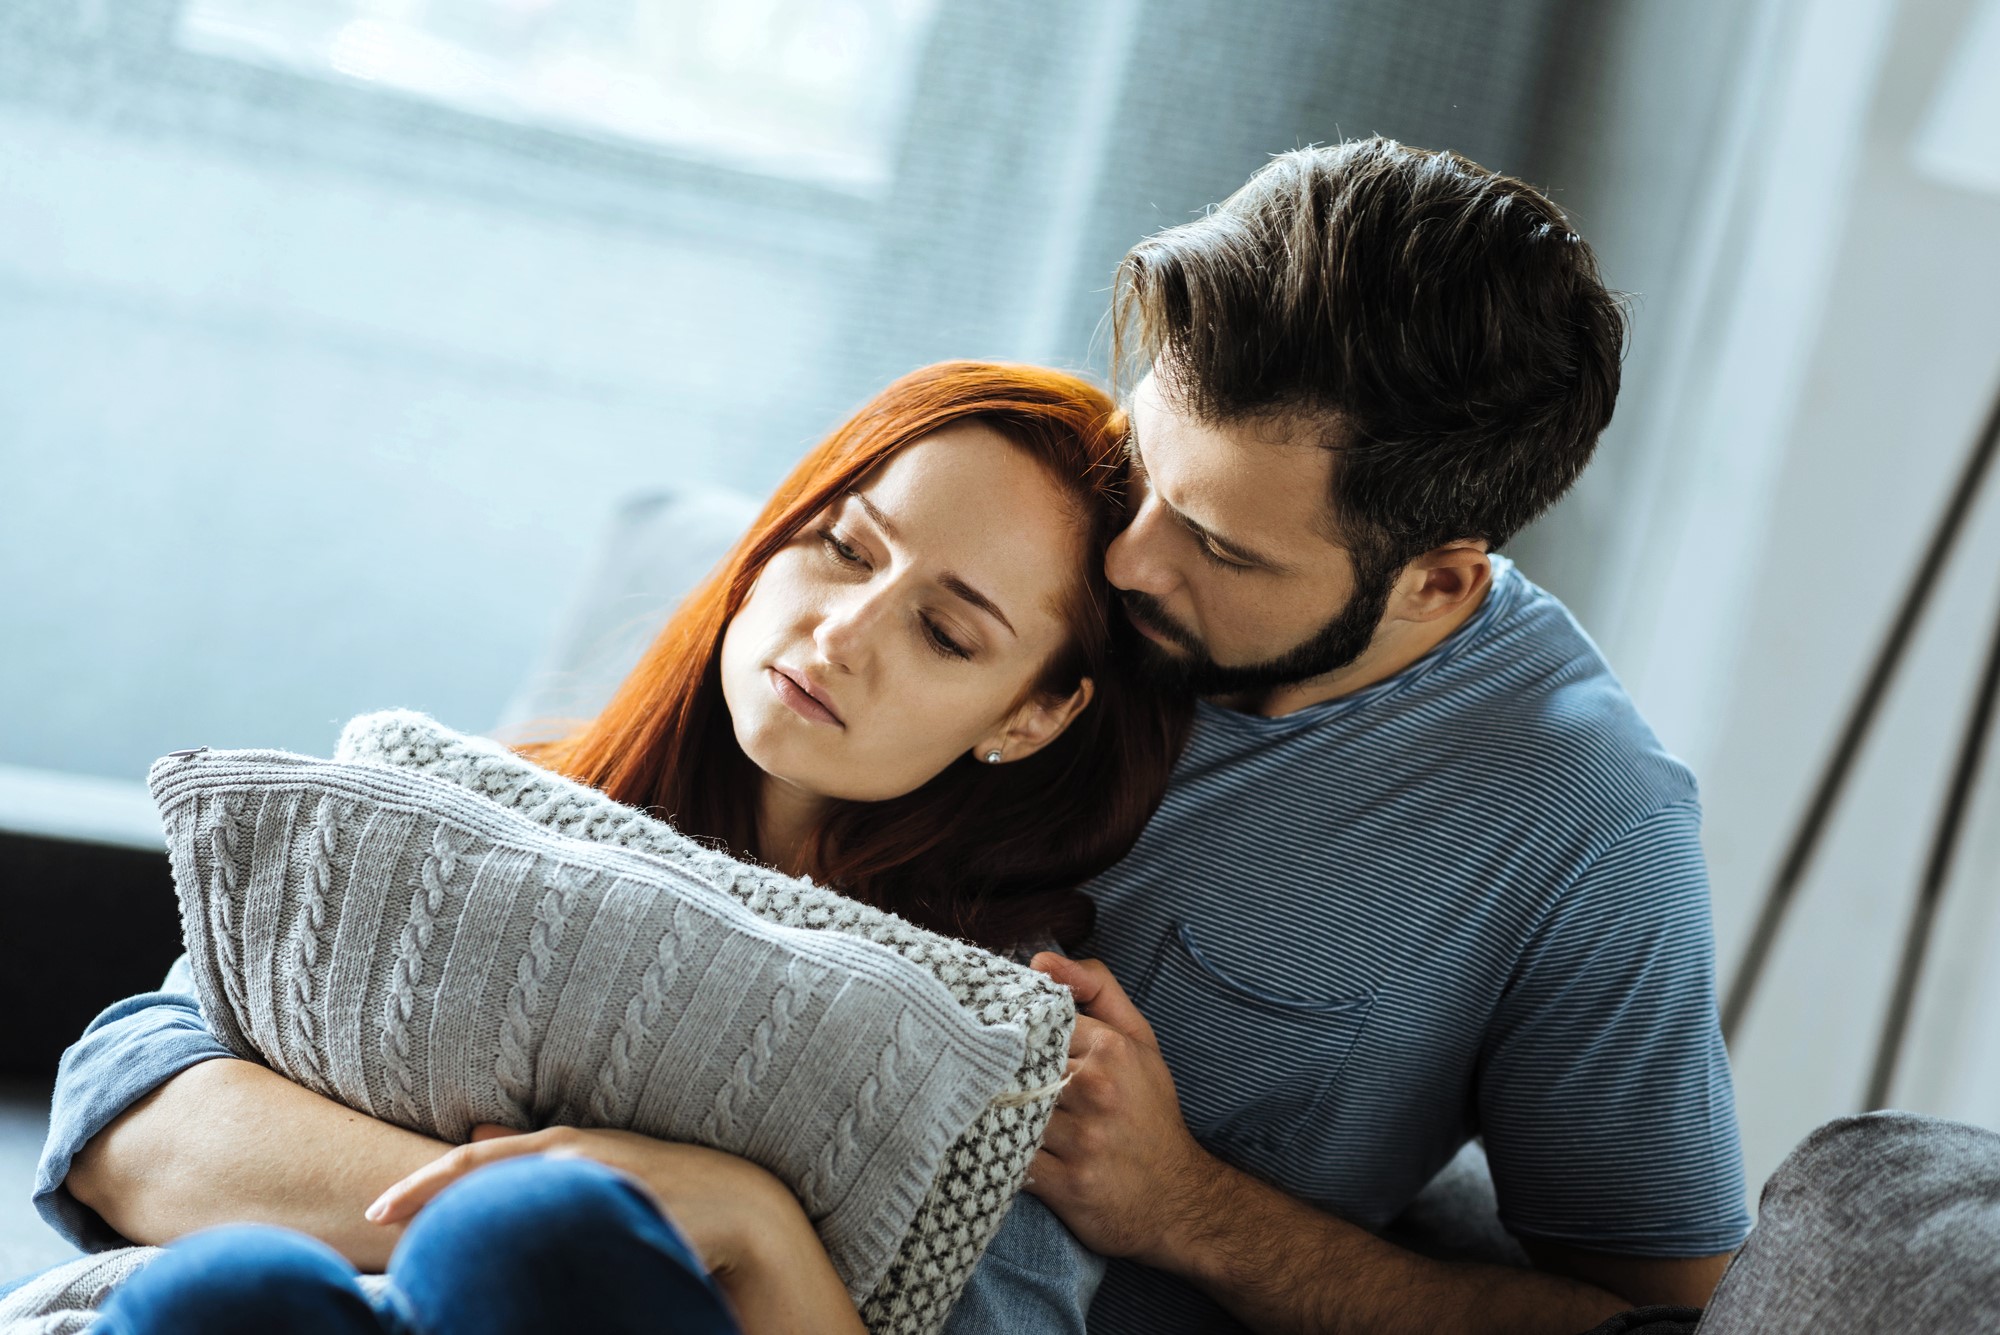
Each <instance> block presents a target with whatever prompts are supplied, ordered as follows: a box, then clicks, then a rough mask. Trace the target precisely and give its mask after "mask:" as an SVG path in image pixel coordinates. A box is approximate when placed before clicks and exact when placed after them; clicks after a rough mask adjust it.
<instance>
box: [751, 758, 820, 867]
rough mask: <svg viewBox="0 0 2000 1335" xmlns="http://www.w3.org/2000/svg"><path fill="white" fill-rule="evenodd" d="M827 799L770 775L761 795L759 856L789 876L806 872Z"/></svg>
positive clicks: (758, 823)
mask: <svg viewBox="0 0 2000 1335" xmlns="http://www.w3.org/2000/svg"><path fill="white" fill-rule="evenodd" d="M825 813H826V799H825V798H823V797H821V796H819V795H818V794H817V793H809V792H807V791H805V790H804V789H803V788H800V787H798V786H797V785H796V784H791V783H787V782H785V781H784V780H783V779H778V778H773V777H772V776H770V775H768V774H766V775H765V776H764V780H763V784H762V786H761V787H760V788H759V790H758V795H757V856H758V858H760V859H761V860H762V861H763V862H764V863H765V864H766V865H767V866H772V867H776V868H777V869H778V870H779V871H781V872H784V873H785V874H786V875H788V876H798V875H802V874H803V873H804V871H805V855H806V850H807V845H808V843H809V842H810V840H811V838H812V832H813V831H814V830H815V829H816V828H818V826H819V822H820V818H821V817H822V816H823V815H824V814H825Z"/></svg>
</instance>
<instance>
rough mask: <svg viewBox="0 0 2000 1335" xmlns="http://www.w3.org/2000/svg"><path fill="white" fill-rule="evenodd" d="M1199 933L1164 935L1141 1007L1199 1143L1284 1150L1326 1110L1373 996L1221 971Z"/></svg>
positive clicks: (1184, 927)
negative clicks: (1310, 992) (1320, 993)
mask: <svg viewBox="0 0 2000 1335" xmlns="http://www.w3.org/2000/svg"><path fill="white" fill-rule="evenodd" d="M1200 930H1201V929H1199V928H1196V927H1195V926H1193V925H1192V924H1190V923H1187V922H1177V923H1175V924H1173V925H1172V926H1171V927H1170V928H1169V929H1168V930H1167V933H1166V935H1165V936H1164V937H1163V938H1162V939H1161V941H1160V944H1159V947H1158V949H1157V950H1155V951H1154V954H1153V962H1152V965H1151V967H1150V968H1149V969H1148V971H1147V974H1146V980H1145V982H1144V984H1143V985H1142V988H1141V991H1142V993H1143V997H1142V999H1141V1000H1140V1001H1139V1003H1138V1004H1139V1007H1140V1010H1141V1011H1142V1012H1144V1014H1145V1016H1146V1018H1147V1020H1148V1021H1149V1022H1151V1024H1152V1026H1153V1030H1154V1033H1155V1034H1156V1035H1157V1036H1158V1038H1159V1040H1160V1051H1161V1052H1162V1053H1163V1054H1165V1056H1166V1059H1167V1065H1168V1066H1169V1067H1170V1068H1171V1069H1172V1071H1173V1075H1174V1085H1175V1087H1176V1088H1177V1089H1178V1090H1179V1091H1180V1099H1181V1111H1182V1113H1183V1114H1184V1115H1185V1116H1186V1118H1187V1122H1188V1129H1189V1130H1191V1131H1193V1132H1194V1134H1195V1136H1196V1137H1197V1138H1198V1139H1201V1140H1204V1141H1209V1140H1214V1141H1224V1142H1230V1143H1233V1144H1237V1145H1241V1146H1243V1147H1245V1148H1248V1149H1253V1150H1263V1151H1267V1152H1268V1151H1272V1150H1280V1149H1283V1148H1284V1147H1285V1146H1287V1145H1289V1144H1290V1143H1291V1142H1292V1141H1293V1140H1294V1139H1295V1138H1296V1137H1297V1136H1298V1135H1299V1133H1300V1132H1302V1131H1304V1130H1305V1129H1306V1128H1307V1127H1309V1126H1310V1125H1311V1123H1312V1121H1313V1118H1314V1117H1315V1115H1317V1114H1318V1113H1319V1112H1320V1111H1321V1109H1322V1107H1323V1106H1324V1104H1325V1103H1326V1101H1327V1097H1328V1095H1329V1094H1330V1093H1331V1092H1332V1090H1333V1089H1334V1086H1335V1084H1336V1082H1337V1081H1338V1080H1339V1079H1340V1072H1341V1068H1342V1067H1344V1066H1345V1065H1346V1064H1347V1059H1348V1055H1349V1054H1350V1053H1351V1052H1352V1051H1353V1050H1354V1043H1355V1040H1356V1039H1358V1038H1359V1037H1360V1036H1361V1030H1362V1028H1363V1027H1364V1026H1365V1025H1366V1024H1367V1022H1368V1016H1369V1013H1370V1012H1371V1011H1372V1010H1373V1009H1374V1008H1375V993H1374V992H1373V991H1359V992H1349V993H1346V994H1344V995H1340V996H1327V997H1315V998H1299V997H1290V996H1285V995H1282V994H1281V993H1278V992H1275V991H1273V990H1271V989H1268V988H1265V987H1262V986H1260V985H1258V984H1257V983H1256V982H1254V981H1251V980H1248V979H1244V978H1241V977H1237V976H1232V974H1231V973H1228V972H1224V971H1223V970H1222V969H1220V968H1218V967H1217V966H1216V964H1215V963H1214V962H1213V961H1212V959H1210V958H1209V957H1208V956H1207V955H1205V954H1204V953H1203V951H1202V946H1201V942H1200V940H1199V938H1198V937H1197V932H1198V931H1200Z"/></svg>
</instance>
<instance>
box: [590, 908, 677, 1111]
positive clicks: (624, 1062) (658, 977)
mask: <svg viewBox="0 0 2000 1335" xmlns="http://www.w3.org/2000/svg"><path fill="white" fill-rule="evenodd" d="M687 932H688V922H687V911H686V908H685V906H683V905H681V904H675V905H674V912H673V927H672V929H671V930H669V931H667V932H664V933H662V934H661V936H660V944H659V945H658V946H657V947H655V948H654V951H653V959H652V962H651V963H650V964H648V965H647V966H646V972H645V973H644V974H642V975H640V978H639V990H638V992H637V993H636V994H634V995H633V997H632V999H631V1000H630V1001H628V1002H626V1003H625V1019H624V1021H623V1023H621V1024H620V1025H619V1026H618V1032H617V1033H615V1034H613V1035H612V1036H611V1055H610V1059H609V1060H607V1061H606V1062H605V1063H604V1065H602V1066H600V1067H598V1068H597V1088H596V1090H595V1091H594V1092H593V1094H592V1101H591V1105H590V1111H591V1120H592V1121H593V1122H594V1123H595V1124H596V1125H598V1126H614V1125H616V1124H618V1123H619V1122H620V1121H622V1120H624V1117H625V1115H626V1101H627V1097H628V1095H627V1091H629V1090H630V1089H631V1087H632V1081H633V1076H634V1074H635V1068H636V1066H637V1063H638V1054H639V1051H640V1050H641V1049H642V1048H644V1047H645V1046H646V1043H647V1040H648V1038H649V1037H650V1036H651V1035H652V1032H653V1030H654V1029H655V1028H656V1027H657V1026H658V1025H659V1023H660V1019H661V1017H662V1016H663V1015H664V1014H665V1013H666V1009H667V994H668V993H669V992H671V991H673V987H674V984H675V982H677V981H678V980H679V978H680V972H681V955H680V941H681V938H682V937H684V936H686V935H687Z"/></svg>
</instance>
